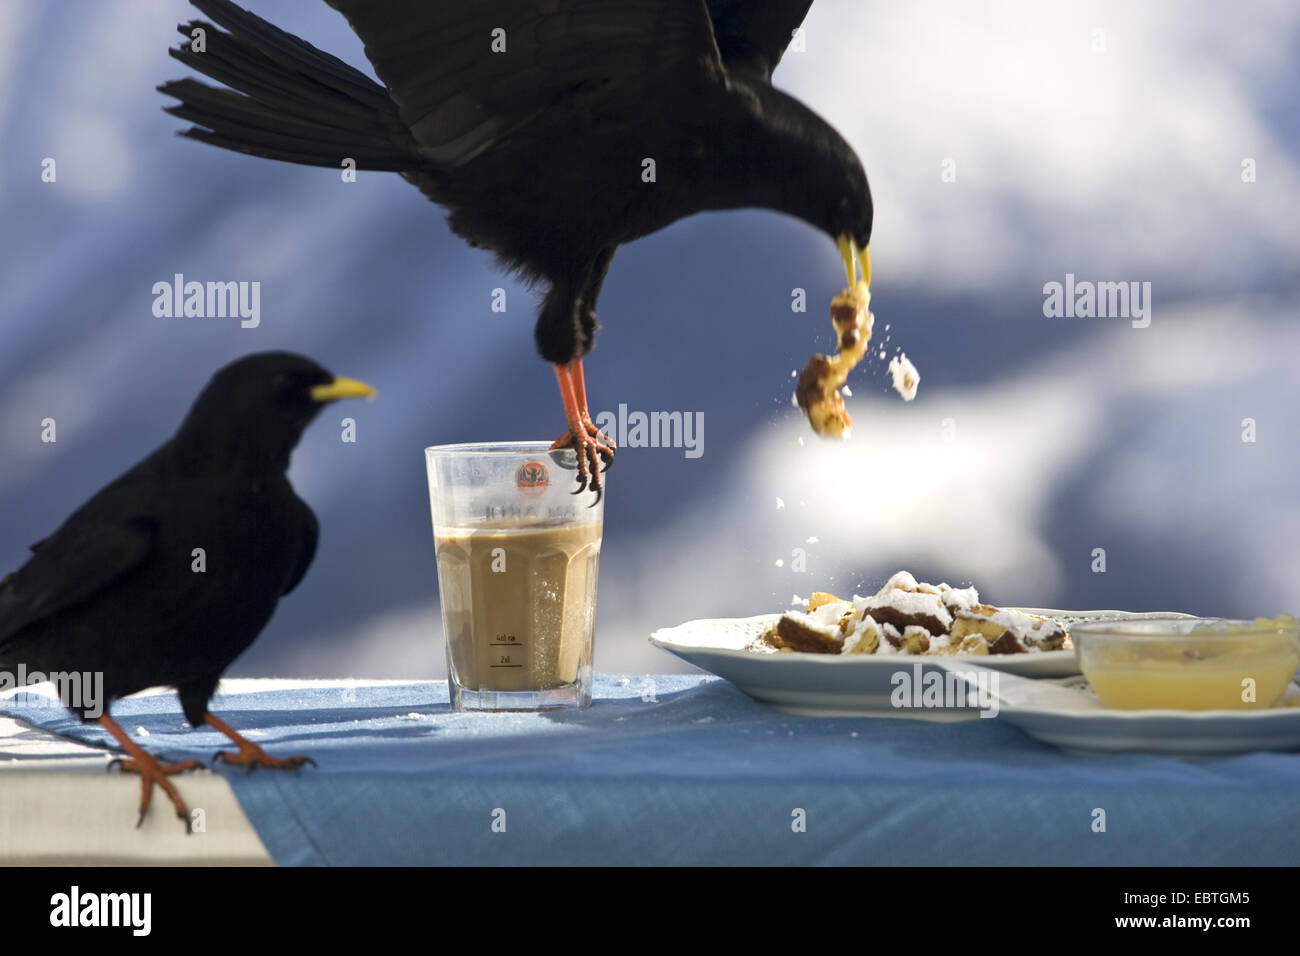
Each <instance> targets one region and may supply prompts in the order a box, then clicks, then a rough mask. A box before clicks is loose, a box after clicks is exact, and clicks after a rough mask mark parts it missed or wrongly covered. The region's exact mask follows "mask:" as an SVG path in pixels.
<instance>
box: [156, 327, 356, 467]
mask: <svg viewBox="0 0 1300 956" xmlns="http://www.w3.org/2000/svg"><path fill="white" fill-rule="evenodd" d="M374 394H375V390H374V389H373V388H371V387H370V386H369V385H367V384H365V383H364V382H359V381H357V380H356V379H350V378H337V377H335V376H334V375H332V374H331V373H330V372H327V371H326V370H325V369H324V368H322V367H321V366H320V365H318V364H316V363H315V362H313V361H312V360H311V359H309V358H306V357H304V356H301V355H295V354H294V353H292V352H258V353H255V354H253V355H246V356H244V357H243V358H241V359H237V360H235V361H234V362H231V363H230V364H229V365H226V366H225V367H223V368H221V369H220V370H218V371H217V373H216V374H215V375H213V376H212V380H211V381H210V382H208V384H207V386H206V387H205V388H204V389H203V391H202V392H201V393H199V397H198V398H197V399H196V400H195V402H194V405H193V407H192V408H191V409H190V412H189V414H188V415H187V416H186V417H185V421H184V422H183V423H182V424H181V427H180V430H179V431H178V432H177V434H176V438H175V439H174V441H173V444H174V446H176V448H177V451H178V452H180V453H181V454H182V456H183V458H184V459H185V461H186V462H187V463H188V464H191V465H194V466H198V467H214V468H226V467H232V468H237V469H241V470H247V471H271V470H284V469H285V468H287V467H288V464H289V455H290V453H291V452H292V451H293V449H294V447H295V446H296V445H297V444H298V440H299V439H300V438H301V437H302V433H303V431H304V430H305V429H306V428H307V426H308V425H309V424H311V422H312V419H314V418H315V417H316V416H317V415H319V414H320V412H321V409H322V408H324V406H325V405H326V404H327V403H329V402H333V401H336V400H338V399H340V398H362V397H365V398H369V397H372V396H373V395H374Z"/></svg>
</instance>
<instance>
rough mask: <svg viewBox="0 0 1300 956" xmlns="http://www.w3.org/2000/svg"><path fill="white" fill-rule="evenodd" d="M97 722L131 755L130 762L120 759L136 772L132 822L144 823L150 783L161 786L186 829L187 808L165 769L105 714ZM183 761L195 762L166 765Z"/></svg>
mask: <svg viewBox="0 0 1300 956" xmlns="http://www.w3.org/2000/svg"><path fill="white" fill-rule="evenodd" d="M99 723H100V725H101V726H102V727H103V728H104V729H105V730H107V731H108V732H109V733H110V734H112V735H113V737H114V738H115V739H116V740H117V742H118V743H120V744H121V745H122V747H123V749H124V750H126V752H127V753H128V754H130V755H131V760H130V761H124V762H123V764H122V767H123V769H129V770H133V771H135V772H136V773H138V774H140V787H141V791H140V819H139V820H137V821H136V824H135V825H136V826H137V827H138V826H140V824H142V823H144V817H145V814H146V813H148V812H149V801H150V799H151V798H152V797H153V788H154V785H155V784H157V785H158V786H160V787H162V789H163V792H164V793H165V794H167V797H168V799H170V800H171V802H172V805H173V806H174V807H175V808H176V815H177V816H178V817H180V818H181V820H183V821H184V822H185V832H186V833H189V832H190V811H189V808H188V807H187V806H185V801H184V800H182V799H181V795H180V792H179V791H177V789H176V786H175V784H173V783H172V782H171V781H170V780H168V779H167V772H168V771H167V768H165V767H163V765H162V764H160V763H159V762H158V761H157V760H155V759H154V758H153V757H151V756H149V754H148V753H146V752H145V750H144V748H142V747H141V746H140V745H139V744H137V743H136V742H135V741H134V740H132V739H131V738H130V737H128V736H127V735H126V731H125V730H123V729H122V728H121V727H120V726H118V723H117V721H115V720H114V719H113V718H112V717H110V716H108V714H104V715H103V716H102V717H100V718H99ZM184 763H195V761H184V762H183V763H182V764H169V765H168V767H183V766H184Z"/></svg>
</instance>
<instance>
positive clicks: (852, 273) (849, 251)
mask: <svg viewBox="0 0 1300 956" xmlns="http://www.w3.org/2000/svg"><path fill="white" fill-rule="evenodd" d="M835 242H836V245H838V246H839V247H840V258H841V259H843V260H844V275H845V276H846V277H847V278H848V280H849V288H850V289H851V288H853V286H855V285H856V284H857V282H858V270H857V265H856V263H854V261H853V260H854V258H856V259H857V260H858V262H860V263H862V283H863V285H871V253H870V252H869V251H868V250H867V247H866V246H863V247H862V248H861V249H859V248H858V244H857V243H856V242H854V241H853V240H852V239H851V238H850V237H848V236H840V237H839V238H838V239H836V240H835Z"/></svg>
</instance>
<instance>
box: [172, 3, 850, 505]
mask: <svg viewBox="0 0 1300 956" xmlns="http://www.w3.org/2000/svg"><path fill="white" fill-rule="evenodd" d="M327 2H328V3H329V4H330V6H332V7H335V8H336V9H338V10H339V11H341V12H342V13H343V15H344V16H345V17H346V18H347V20H348V22H349V23H350V24H351V26H352V29H353V30H355V31H356V33H357V35H358V36H359V37H360V38H361V39H362V41H363V42H364V43H365V51H366V56H367V57H368V58H369V59H370V62H371V64H372V65H373V66H374V69H375V72H376V73H377V74H378V76H379V78H380V79H381V80H382V81H383V82H384V83H385V84H387V86H386V87H384V86H380V85H379V84H378V83H375V82H374V81H373V80H371V79H369V78H367V77H366V76H365V75H364V74H362V73H360V72H358V71H357V70H355V69H353V68H352V67H350V66H348V65H347V64H345V63H343V62H342V61H341V60H338V59H336V58H335V57H333V56H330V55H328V54H326V53H323V52H321V51H320V50H318V49H316V48H315V47H313V46H311V45H310V44H308V43H306V42H304V41H303V40H301V39H299V38H298V37H296V36H293V35H292V34H289V33H285V32H284V31H282V30H280V29H278V28H276V27H274V26H272V25H271V24H269V23H267V22H266V21H265V20H262V19H260V18H258V17H256V16H254V15H253V14H251V13H249V12H247V11H246V10H243V9H241V8H240V7H238V6H235V5H234V4H233V3H231V2H229V0H191V3H193V5H194V6H196V7H197V8H199V10H201V11H202V12H203V13H205V14H207V15H208V16H209V17H211V18H212V19H213V20H214V21H216V23H217V24H219V25H220V26H221V27H224V28H225V29H224V31H221V30H218V29H217V28H216V27H214V26H212V24H210V23H205V22H203V21H192V22H189V23H184V24H181V25H180V26H179V27H178V29H179V30H180V32H181V33H182V34H183V35H184V36H185V37H186V38H187V40H188V42H187V43H185V44H183V45H182V46H181V47H180V48H179V49H173V50H171V51H170V52H171V55H172V56H173V57H175V58H176V59H178V60H180V61H181V62H182V63H185V64H187V65H188V66H191V67H193V68H194V69H195V70H198V71H199V72H200V73H203V74H206V75H207V76H209V77H211V78H212V79H214V80H217V81H218V82H220V83H223V84H225V85H226V86H227V87H229V89H215V88H213V87H210V86H207V85H205V84H203V83H200V82H199V81H197V80H193V79H183V80H175V81H172V82H169V83H165V84H163V85H162V86H160V87H159V90H161V91H162V92H163V93H166V94H167V95H169V96H172V97H175V98H176V99H178V100H180V103H179V105H175V106H171V107H169V108H168V111H169V112H171V113H173V114H174V115H176V116H179V117H181V118H182V119H185V120H188V121H190V122H192V123H194V124H195V126H193V127H191V128H190V129H188V130H185V131H184V135H186V136H190V137H192V138H194V139H197V140H201V141H203V142H205V143H211V144H213V145H216V146H222V147H224V148H226V149H232V150H237V151H239V152H243V153H250V154H252V155H254V156H262V157H266V158H268V159H278V160H284V161H286V162H293V163H305V164H308V165H315V166H330V167H333V168H335V169H338V168H340V166H341V165H343V163H344V162H345V160H347V159H351V160H352V161H353V162H355V163H356V165H357V166H358V167H359V168H366V169H375V170H391V171H395V172H398V173H401V174H402V175H403V176H404V177H405V178H406V179H407V180H408V181H410V182H411V183H412V184H414V185H415V186H417V187H419V189H420V190H421V192H423V193H424V194H425V196H427V197H428V198H429V199H431V200H433V201H434V202H436V203H438V204H439V205H441V206H443V207H445V208H446V209H447V210H448V211H449V212H450V217H449V222H450V225H451V228H452V229H453V230H454V231H455V232H456V233H458V234H459V235H460V236H462V237H463V238H465V239H467V240H468V241H469V242H470V243H471V244H472V245H476V246H483V247H486V248H488V249H491V250H492V251H493V252H495V253H496V254H497V257H498V259H499V260H500V262H501V263H502V264H503V265H505V266H506V267H509V268H511V269H514V270H516V271H517V272H518V273H520V274H521V275H522V276H524V277H525V278H527V279H529V280H531V281H533V282H537V283H539V284H541V285H542V286H544V288H545V290H546V291H545V295H544V298H543V300H542V306H541V314H540V315H539V316H538V319H537V325H536V328H535V339H536V343H537V349H538V351H539V352H540V353H541V355H542V357H543V358H544V359H545V360H546V361H548V362H551V363H553V364H554V366H555V375H556V378H557V380H558V382H559V386H560V395H561V398H562V399H563V401H564V411H565V417H566V421H567V423H568V429H569V430H568V432H567V434H565V435H562V436H561V437H560V438H559V439H557V440H556V446H555V447H564V446H568V445H572V446H573V447H575V448H576V450H577V451H578V465H579V472H580V476H579V491H581V490H582V489H583V488H584V487H586V485H587V483H588V482H590V485H591V487H592V488H593V489H595V491H596V493H597V496H599V494H600V488H601V473H600V467H599V463H598V461H597V459H598V458H599V459H601V460H602V461H603V462H604V464H605V465H606V467H608V465H609V464H610V462H611V461H612V459H613V453H614V450H615V449H614V444H613V442H612V441H610V439H609V438H608V437H607V436H605V435H604V434H603V433H601V432H600V431H599V430H598V429H597V428H596V426H595V424H594V423H593V422H592V419H591V415H590V413H589V412H588V409H587V394H586V385H585V382H584V378H583V369H582V359H583V356H585V355H586V354H587V353H588V352H590V351H591V348H592V345H593V343H594V341H595V337H596V330H597V322H596V298H597V296H598V295H599V293H600V287H601V284H602V282H603V281H604V279H605V274H606V272H607V271H608V269H609V266H610V262H611V260H612V259H613V257H614V251H615V250H616V249H617V248H618V246H619V245H621V244H622V243H625V242H630V241H632V240H633V239H637V238H638V237H641V236H644V235H647V234H649V233H652V232H655V231H657V230H659V229H662V228H664V227H665V226H668V225H670V224H671V223H673V222H676V221H677V220H678V219H682V218H684V217H686V216H689V215H692V214H693V213H697V212H701V211H704V210H709V209H735V208H740V207H746V206H755V207H765V208H768V209H774V210H777V211H779V212H784V213H788V214H790V215H793V216H797V217H798V218H800V219H802V220H804V221H805V222H808V223H810V224H811V225H813V226H815V227H817V228H818V229H820V230H822V231H823V232H825V233H827V234H828V235H830V236H831V237H832V238H834V239H836V240H837V242H838V243H839V245H840V251H841V254H842V255H843V256H844V258H845V268H846V271H847V272H848V273H849V275H850V285H852V284H853V281H852V275H853V274H854V264H853V254H854V246H856V247H857V249H858V250H859V254H860V255H862V256H865V250H866V246H867V243H868V242H869V240H870V239H871V224H872V203H871V191H870V189H869V187H868V185H867V177H866V174H865V173H864V172H863V169H862V165H861V163H859V162H858V159H857V157H856V156H855V155H854V153H853V150H852V148H850V147H849V145H848V144H847V143H846V142H845V141H844V139H843V138H842V137H841V136H840V135H839V134H838V133H836V132H835V130H834V129H832V128H831V127H830V126H829V125H828V124H827V123H826V122H825V121H824V120H822V119H821V118H820V117H818V116H817V115H816V114H815V113H813V112H812V111H811V110H810V109H808V108H807V107H806V106H804V105H803V104H802V103H800V102H799V101H797V100H795V99H793V98H792V97H790V96H787V95H786V94H784V93H781V92H779V91H778V90H775V89H773V87H772V85H771V82H770V78H771V74H772V70H773V69H774V68H775V67H776V65H777V63H778V62H779V61H780V59H781V56H782V54H783V53H784V52H785V49H786V47H787V46H788V45H789V43H790V42H791V37H792V35H793V33H794V32H795V31H796V29H797V28H798V27H799V25H800V24H801V23H802V21H803V18H804V15H805V14H806V13H807V11H808V8H809V7H810V6H811V5H812V0H495V2H487V0H327ZM863 271H864V273H866V271H867V263H866V261H865V258H864V261H863Z"/></svg>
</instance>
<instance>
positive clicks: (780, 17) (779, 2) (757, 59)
mask: <svg viewBox="0 0 1300 956" xmlns="http://www.w3.org/2000/svg"><path fill="white" fill-rule="evenodd" d="M708 4H709V16H710V17H711V18H712V19H713V33H714V36H715V37H716V38H717V42H718V50H719V51H720V52H721V54H722V61H723V62H724V63H725V64H726V66H727V69H728V70H745V71H749V72H753V73H757V74H758V75H759V76H761V77H762V78H763V79H764V80H770V79H771V78H772V71H773V70H775V69H776V65H777V63H779V62H780V61H781V55H782V54H783V53H785V48H786V47H788V46H789V45H790V39H791V37H792V36H793V35H794V31H795V30H796V29H798V27H799V24H801V23H803V18H804V17H805V16H807V15H808V8H809V7H811V6H812V0H708Z"/></svg>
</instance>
